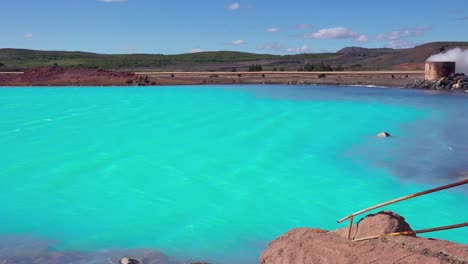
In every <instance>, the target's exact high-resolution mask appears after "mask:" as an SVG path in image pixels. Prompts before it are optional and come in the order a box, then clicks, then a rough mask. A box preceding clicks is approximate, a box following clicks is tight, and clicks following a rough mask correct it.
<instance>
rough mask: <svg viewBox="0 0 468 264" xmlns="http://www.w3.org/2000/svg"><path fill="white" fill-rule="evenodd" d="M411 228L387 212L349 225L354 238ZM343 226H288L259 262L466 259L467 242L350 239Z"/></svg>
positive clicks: (448, 260) (264, 263)
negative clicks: (317, 227) (323, 228)
mask: <svg viewBox="0 0 468 264" xmlns="http://www.w3.org/2000/svg"><path fill="white" fill-rule="evenodd" d="M403 230H411V228H410V227H409V225H408V224H407V223H406V222H405V221H404V218H402V217H401V216H398V215H396V214H394V213H391V212H380V213H378V214H376V215H369V216H368V217H366V218H365V219H364V220H362V221H360V222H359V223H358V225H357V226H356V225H355V226H354V227H353V232H352V236H353V237H354V238H359V237H366V236H370V235H378V234H381V232H385V233H386V232H395V231H403ZM346 233H347V232H346V230H345V229H341V230H337V231H335V232H327V231H324V230H320V229H311V228H298V229H292V230H290V231H288V232H287V233H285V234H284V235H282V236H280V237H278V238H277V239H275V240H274V241H273V242H271V243H270V244H269V245H268V247H267V249H266V250H265V251H264V252H263V254H262V255H261V257H260V263H261V264H283V263H284V264H286V263H288V264H306V263H457V264H461V263H468V246H467V245H460V244H455V243H452V242H449V241H443V240H435V239H426V238H419V237H413V236H399V237H382V238H378V239H372V240H365V241H360V242H353V241H350V240H347V239H346V238H345V237H344V236H345V234H346Z"/></svg>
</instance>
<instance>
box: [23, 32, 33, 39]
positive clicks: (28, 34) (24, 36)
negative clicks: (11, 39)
mask: <svg viewBox="0 0 468 264" xmlns="http://www.w3.org/2000/svg"><path fill="white" fill-rule="evenodd" d="M23 38H27V39H31V38H33V34H32V33H26V34H24V35H23Z"/></svg>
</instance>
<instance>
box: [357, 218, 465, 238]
mask: <svg viewBox="0 0 468 264" xmlns="http://www.w3.org/2000/svg"><path fill="white" fill-rule="evenodd" d="M465 226H468V222H465V223H461V224H458V225H449V226H441V227H435V228H427V229H419V230H413V231H402V232H395V233H387V234H383V235H376V236H368V237H362V238H358V239H354V240H353V241H364V240H369V239H374V238H379V237H384V236H412V235H416V234H421V233H429V232H434V231H441V230H448V229H454V228H460V227H465Z"/></svg>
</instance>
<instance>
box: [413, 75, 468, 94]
mask: <svg viewBox="0 0 468 264" xmlns="http://www.w3.org/2000/svg"><path fill="white" fill-rule="evenodd" d="M408 87H410V88H422V89H428V90H444V91H454V90H458V91H460V90H461V91H464V90H468V76H465V74H463V73H457V74H451V75H450V76H449V77H443V78H440V79H438V80H434V81H429V80H423V81H421V80H417V81H415V82H414V83H413V84H411V85H409V86H408Z"/></svg>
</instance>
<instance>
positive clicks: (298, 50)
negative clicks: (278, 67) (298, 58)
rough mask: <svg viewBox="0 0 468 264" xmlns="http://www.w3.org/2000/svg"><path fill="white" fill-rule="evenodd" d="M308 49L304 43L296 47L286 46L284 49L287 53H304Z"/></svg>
mask: <svg viewBox="0 0 468 264" xmlns="http://www.w3.org/2000/svg"><path fill="white" fill-rule="evenodd" d="M309 51H310V49H309V46H307V45H306V44H304V45H302V46H301V47H298V48H287V49H286V52H287V53H306V52H309Z"/></svg>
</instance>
